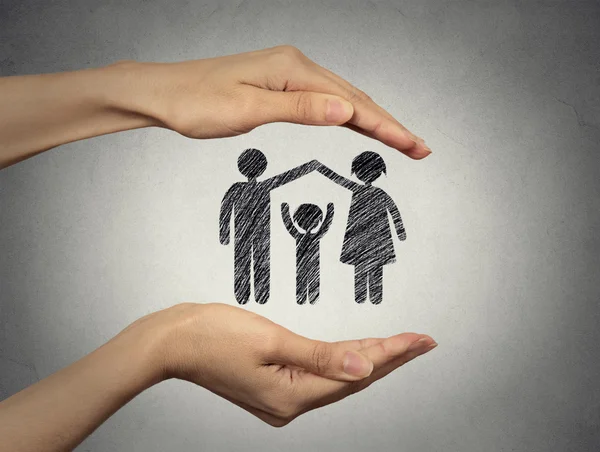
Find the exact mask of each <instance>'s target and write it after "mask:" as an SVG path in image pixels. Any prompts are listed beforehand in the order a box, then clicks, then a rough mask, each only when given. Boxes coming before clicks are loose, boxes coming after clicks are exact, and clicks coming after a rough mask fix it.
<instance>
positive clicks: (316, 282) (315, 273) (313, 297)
mask: <svg viewBox="0 0 600 452" xmlns="http://www.w3.org/2000/svg"><path fill="white" fill-rule="evenodd" d="M311 267H312V268H311V270H312V271H311V272H310V273H309V277H308V300H309V302H310V304H315V303H316V302H317V301H318V300H319V295H320V288H319V286H320V285H321V281H320V279H321V277H320V275H319V261H318V260H316V261H314V262H313V263H312V265H311Z"/></svg>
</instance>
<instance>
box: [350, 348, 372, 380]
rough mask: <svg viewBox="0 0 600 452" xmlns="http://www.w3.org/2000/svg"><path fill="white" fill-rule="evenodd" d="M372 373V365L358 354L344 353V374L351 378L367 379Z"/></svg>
mask: <svg viewBox="0 0 600 452" xmlns="http://www.w3.org/2000/svg"><path fill="white" fill-rule="evenodd" d="M372 371H373V363H372V362H371V361H370V360H368V359H367V358H365V357H364V356H363V355H361V354H360V353H355V352H346V355H345V356H344V372H346V373H347V374H348V375H352V376H353V377H361V378H364V377H367V376H369V375H370V374H371V372H372Z"/></svg>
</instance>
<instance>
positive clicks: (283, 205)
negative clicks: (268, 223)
mask: <svg viewBox="0 0 600 452" xmlns="http://www.w3.org/2000/svg"><path fill="white" fill-rule="evenodd" d="M289 211H290V205H289V204H288V203H287V202H284V203H281V213H282V214H286V213H289Z"/></svg>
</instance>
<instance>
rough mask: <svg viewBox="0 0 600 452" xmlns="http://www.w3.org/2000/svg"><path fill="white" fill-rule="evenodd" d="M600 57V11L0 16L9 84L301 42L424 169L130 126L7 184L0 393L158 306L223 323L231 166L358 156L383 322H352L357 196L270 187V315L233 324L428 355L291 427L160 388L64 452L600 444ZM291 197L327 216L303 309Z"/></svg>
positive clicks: (55, 10) (134, 7) (246, 7)
mask: <svg viewBox="0 0 600 452" xmlns="http://www.w3.org/2000/svg"><path fill="white" fill-rule="evenodd" d="M599 42H600V3H599V2H597V1H570V2H569V1H529V2H519V1H510V0H507V1H468V0H457V1H447V2H446V1H442V0H426V1H423V0H406V1H396V2H393V1H384V0H374V1H347V2H342V1H335V2H333V1H330V2H316V1H308V2H292V1H291V0H288V1H285V0H280V1H275V0H272V1H258V0H243V1H240V2H231V1H223V2H195V1H184V0H171V1H166V0H163V1H161V0H152V1H140V0H138V1H127V2H120V1H104V2H92V1H52V2H47V1H46V2H44V1H37V2H36V1H11V0H8V1H7V0H4V1H2V3H0V70H1V73H2V75H16V74H28V73H39V72H50V71H62V70H71V69H78V68H85V67H94V66H98V65H104V64H108V63H110V62H113V61H115V60H118V59H138V60H157V61H176V60H182V59H191V58H204V57H212V56H217V55H223V54H231V53H238V52H242V51H247V50H252V49H258V48H264V47H269V46H273V45H277V44H282V43H290V44H294V45H296V46H298V47H299V48H300V49H302V50H303V51H304V52H305V53H306V54H307V55H308V56H310V57H311V58H313V59H314V60H316V61H317V62H319V63H320V64H323V65H325V66H327V67H329V68H330V69H331V70H333V71H336V72H337V73H339V74H340V75H342V76H344V77H345V78H347V79H348V80H350V81H351V82H353V83H354V84H356V85H357V86H359V87H360V88H362V89H363V90H365V91H366V92H368V93H369V94H370V95H371V96H372V97H373V98H374V99H375V100H376V101H378V102H379V103H381V104H382V105H383V106H384V107H385V108H387V109H388V110H389V111H390V112H392V113H393V114H394V115H396V116H397V117H398V118H399V119H401V120H402V121H403V122H404V123H405V124H406V125H407V126H408V127H409V128H411V129H412V130H414V131H415V132H416V133H418V134H420V135H422V136H423V137H424V138H425V139H426V140H427V142H428V144H429V145H430V146H431V148H432V149H433V150H434V154H433V155H432V156H431V157H429V158H428V159H426V160H425V161H422V162H413V161H410V160H409V159H407V158H404V157H403V156H401V155H399V154H397V153H395V152H394V151H392V150H390V149H388V148H386V147H385V146H383V145H381V144H379V143H375V142H372V141H369V140H367V139H366V138H364V137H362V136H358V135H356V134H353V133H351V132H349V131H347V130H343V129H323V128H309V127H300V126H293V125H287V124H277V125H270V126H265V127H262V128H259V129H257V130H255V131H253V132H252V133H251V134H249V135H247V136H244V137H237V138H231V139H225V140H214V141H193V140H189V139H186V138H183V137H181V136H178V135H176V134H174V133H169V132H167V131H164V130H151V129H148V130H139V131H132V132H127V133H121V134H116V135H112V136H105V137H99V138H95V139H91V140H87V141H82V142H78V143H74V144H69V145H66V146H62V147H60V148H58V149H55V150H53V151H51V152H47V153H45V154H43V155H40V156H38V157H35V158H33V159H31V160H28V161H25V162H22V163H20V164H18V165H15V166H13V167H11V168H8V169H5V170H3V171H2V172H0V218H1V228H0V254H1V256H2V258H1V260H0V397H1V398H5V397H8V396H9V395H11V394H13V393H15V392H16V391H18V390H20V389H22V388H23V387H25V386H26V385H28V384H31V383H33V382H34V381H36V380H37V379H39V378H43V377H45V376H47V375H49V374H50V373H52V372H55V371H56V370H58V369H60V368H62V367H63V366H66V365H68V364H69V363H71V362H73V361H75V360H77V359H78V358H80V357H81V356H83V355H85V354H86V353H88V352H89V351H91V350H93V349H94V348H96V347H97V346H99V345H100V344H102V343H103V342H105V341H106V340H108V339H109V338H110V337H112V336H113V335H114V334H116V333H117V332H118V331H120V330H121V329H122V328H123V327H125V326H126V325H127V324H128V323H129V322H131V321H133V320H134V319H136V318H138V317H140V316H142V315H144V314H146V313H148V312H151V311H154V310H156V309H160V308H163V307H166V306H169V305H172V304H175V303H178V302H181V301H221V302H226V303H231V304H235V300H234V297H233V288H232V249H231V248H229V247H223V246H221V245H219V243H218V235H217V231H218V225H217V220H218V209H219V203H220V199H221V197H222V195H223V193H224V192H225V190H226V189H227V188H228V187H229V185H230V184H232V183H233V182H235V181H237V180H239V174H237V170H236V168H235V161H236V159H237V156H238V155H239V153H240V152H241V150H243V149H244V148H246V147H258V148H259V149H262V150H263V151H264V152H265V153H266V155H267V156H268V158H269V168H268V169H267V173H266V175H272V174H276V173H277V172H280V171H283V170H285V169H287V168H289V167H290V166H292V165H296V164H299V163H302V162H304V161H307V160H309V159H312V158H318V159H319V160H321V161H322V162H324V163H325V164H328V165H330V166H331V167H332V168H334V169H336V170H337V171H338V172H341V173H342V174H345V175H347V176H349V173H350V161H351V159H352V158H353V157H354V156H355V155H356V154H357V153H359V152H361V151H363V150H365V149H370V150H374V151H377V152H379V153H381V155H382V156H383V157H384V159H385V160H386V162H387V164H388V170H389V171H388V177H387V178H382V180H381V181H379V185H380V186H382V187H383V188H385V189H386V190H387V191H388V193H389V194H390V195H391V196H392V197H393V198H394V199H395V200H396V202H397V204H398V206H399V208H400V211H401V212H402V214H403V216H404V220H405V223H406V226H407V231H408V240H407V241H406V242H404V243H402V244H400V243H398V242H397V243H396V245H397V252H398V255H399V261H398V263H397V264H395V265H393V266H389V267H386V269H385V276H384V289H385V295H384V302H383V304H382V305H380V306H378V307H373V306H371V305H363V306H359V305H356V304H355V303H354V301H353V297H352V268H351V267H349V266H345V265H343V264H341V263H339V261H338V256H339V250H340V245H341V241H342V236H343V230H344V223H345V215H346V212H347V209H348V206H349V198H350V196H349V194H348V193H346V192H345V191H344V190H342V189H340V188H338V187H337V186H333V185H332V184H331V183H329V182H328V181H327V180H325V179H324V178H322V177H320V176H319V175H317V174H313V175H309V176H307V178H306V179H303V180H302V181H299V182H296V183H294V184H292V185H290V186H287V187H285V188H282V189H280V190H278V191H276V192H274V193H273V197H272V203H273V204H272V206H273V207H272V208H273V213H272V224H273V228H272V229H273V251H272V253H273V257H272V260H273V270H272V271H273V273H272V275H273V280H274V283H273V287H272V294H273V295H272V298H271V301H270V302H269V303H268V304H267V305H264V306H258V305H256V304H249V305H248V309H251V310H253V311H256V312H259V313H261V314H262V315H265V316H267V317H269V318H271V319H273V320H274V321H276V322H279V323H281V324H283V325H284V326H286V327H288V328H290V329H292V330H294V331H296V332H299V333H301V334H305V335H307V336H310V337H314V338H320V339H327V340H339V339H344V338H351V337H363V336H374V335H389V334H394V333H397V332H401V331H419V332H426V333H429V334H431V335H432V336H433V337H434V338H436V339H437V340H438V342H439V343H440V346H439V348H438V349H436V350H435V351H434V352H432V353H431V354H430V355H427V356H425V357H423V358H422V359H420V360H418V361H417V362H414V363H411V364H410V365H408V366H406V367H405V368H403V369H401V370H399V371H398V372H396V373H394V374H392V375H390V376H389V377H388V378H386V379H385V380H383V381H381V382H379V383H378V384H376V385H374V386H372V387H371V388H369V390H367V391H365V392H363V393H361V394H358V395H356V396H354V397H351V398H349V399H346V400H344V401H342V402H340V403H338V404H336V405H334V406H330V407H327V408H324V409H321V410H319V411H315V412H311V413H308V414H306V415H304V416H302V417H301V418H299V419H297V420H296V421H294V422H293V423H292V424H290V425H289V426H287V427H286V428H284V429H273V428H271V427H269V426H267V425H266V424H263V423H261V422H260V421H259V420H257V419H255V418H254V417H252V416H250V415H249V414H247V413H246V412H244V411H242V410H240V409H239V408H237V407H235V406H233V405H231V404H229V403H228V402H225V401H224V400H221V399H219V398H217V397H216V396H214V395H212V394H211V393H209V392H208V391H206V390H204V389H202V388H196V387H194V386H192V385H190V384H187V383H181V382H175V381H172V382H167V383H163V384H161V385H159V386H156V387H154V388H152V389H151V390H149V391H147V392H146V393H144V394H142V395H141V396H140V397H138V398H137V399H135V400H134V401H133V402H132V403H130V404H129V405H128V406H126V407H125V408H123V409H122V410H121V411H120V412H118V413H117V414H116V415H115V416H114V417H112V418H111V419H110V420H109V421H108V422H107V423H106V424H105V425H103V426H102V427H101V428H100V429H99V430H98V431H96V432H95V433H94V434H93V435H92V436H91V437H90V438H89V439H88V440H87V441H86V442H85V443H84V444H82V445H81V447H80V448H79V450H81V451H88V450H89V451H123V450H128V451H162V450H222V451H229V450H264V451H271V450H272V451H275V450H288V451H307V450H319V451H329V450H333V451H338V450H339V451H341V450H349V451H350V450H352V451H359V450H377V451H379V450H380V451H396V450H402V451H462V452H479V451H482V450H486V451H540V452H542V451H543V452H548V451H566V450H568V451H593V450H598V447H599V444H600V391H599V383H598V380H599V378H600V372H599V371H600V364H598V363H597V359H598V356H599V353H600V333H599V332H598V324H599V322H600V314H599V312H600V311H599V308H598V302H599V300H600V289H599V284H598V277H599V276H600V275H599V271H598V269H599V268H600V240H599V238H598V233H599V226H600V215H599V209H600V201H599V199H600V197H599V195H600V181H599V180H598V176H599V173H600V157H599V156H598V151H599V144H600V100H599V95H600V87H599V85H600V78H599V71H600V50H599V46H598V43H599ZM283 201H288V202H290V203H291V204H292V206H296V205H298V204H299V203H300V202H305V201H314V202H318V203H319V204H320V205H321V206H323V207H324V206H325V204H326V203H327V202H328V201H334V202H335V203H336V208H337V214H336V215H337V216H336V218H334V223H333V227H332V230H331V232H330V233H329V235H328V236H327V237H326V238H325V239H324V242H323V251H322V253H323V258H322V268H323V270H322V275H323V277H322V278H323V280H322V288H323V295H322V299H321V301H320V303H319V304H318V305H315V306H303V307H298V306H297V305H296V303H295V300H294V257H293V253H294V251H293V242H292V239H291V238H290V237H289V236H287V232H285V230H284V228H283V225H282V223H281V219H280V218H279V214H278V206H279V204H280V203H281V202H283ZM252 303H253V302H252Z"/></svg>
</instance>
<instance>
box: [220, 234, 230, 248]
mask: <svg viewBox="0 0 600 452" xmlns="http://www.w3.org/2000/svg"><path fill="white" fill-rule="evenodd" d="M219 241H220V242H221V245H229V231H220V232H219Z"/></svg>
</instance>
